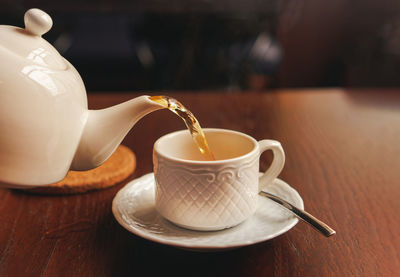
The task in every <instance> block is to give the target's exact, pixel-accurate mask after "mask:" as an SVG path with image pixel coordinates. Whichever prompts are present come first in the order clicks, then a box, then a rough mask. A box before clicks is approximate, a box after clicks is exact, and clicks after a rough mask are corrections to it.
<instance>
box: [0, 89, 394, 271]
mask: <svg viewBox="0 0 400 277" xmlns="http://www.w3.org/2000/svg"><path fill="white" fill-rule="evenodd" d="M138 95H139V94H133V93H125V94H116V93H107V94H90V95H89V105H90V107H91V108H104V107H107V106H109V105H112V104H117V103H120V102H122V101H125V100H128V99H130V98H132V97H135V96H138ZM151 95H157V93H151ZM168 95H170V96H172V97H175V98H177V99H179V100H180V101H181V102H183V103H184V104H185V105H186V106H187V107H188V108H189V109H190V110H191V111H192V112H193V113H194V114H195V115H196V116H197V118H198V119H199V120H200V123H201V124H202V126H203V127H219V128H227V129H234V130H238V131H242V132H245V133H248V134H250V135H251V136H253V137H255V138H256V139H263V138H272V139H276V140H279V141H281V143H282V145H283V147H284V149H285V151H286V156H287V159H286V165H285V168H284V170H283V172H282V174H281V176H280V178H281V179H283V180H285V181H286V182H288V183H289V184H290V185H291V186H292V187H294V188H295V189H297V190H298V192H299V193H300V194H301V196H302V197H303V200H304V203H305V207H306V210H308V211H309V212H310V213H312V214H314V215H315V216H316V217H318V218H320V219H321V220H323V221H325V222H327V223H328V224H329V225H331V226H332V227H333V228H334V229H335V230H336V231H337V234H336V235H335V236H333V237H331V238H325V237H323V236H322V235H320V234H319V233H317V232H316V231H314V229H312V228H310V227H309V226H308V225H306V224H305V223H302V222H300V223H299V224H297V225H296V226H295V227H294V228H293V229H292V230H290V231H289V232H287V233H285V234H283V235H281V236H279V237H277V238H275V239H273V240H270V241H266V242H263V243H259V244H256V245H252V246H248V247H244V248H239V249H235V250H231V251H227V252H215V253H197V252H188V251H184V250H180V249H176V248H173V247H170V246H164V245H159V244H156V243H153V242H150V241H147V240H144V239H142V238H139V237H137V236H135V235H133V234H131V233H129V232H128V231H126V230H125V229H123V228H122V227H121V226H120V225H119V224H118V223H117V222H116V220H115V219H114V217H113V215H112V212H111V201H112V199H113V197H114V195H115V194H116V192H117V191H118V190H119V189H121V188H122V187H123V186H124V184H126V182H127V181H129V180H131V179H133V178H136V177H138V176H141V175H143V174H145V173H148V172H150V171H152V161H151V159H152V158H151V156H152V145H153V143H154V142H155V140H156V139H157V138H158V137H160V136H161V135H163V134H166V133H169V132H171V131H174V130H178V129H183V128H184V125H183V122H182V121H181V120H180V119H179V118H178V117H176V116H175V115H174V114H172V113H171V112H169V111H167V110H162V111H157V112H154V113H152V114H150V115H148V116H146V117H145V118H143V119H142V120H141V121H139V122H138V123H137V125H136V126H134V128H133V129H132V130H131V131H130V133H129V134H128V136H127V137H126V138H125V140H124V142H123V143H124V145H126V146H128V147H130V148H131V149H132V150H133V151H134V153H135V154H136V157H137V169H136V171H135V173H134V175H133V176H131V177H130V178H129V179H128V180H127V181H125V182H123V183H121V184H120V185H118V186H116V187H113V188H110V189H106V190H103V191H95V192H90V193H86V194H82V195H73V196H45V195H43V196H41V195H30V194H26V193H24V192H20V191H18V190H9V189H0V276H400V251H399V249H400V235H399V230H400V216H399V211H400V183H399V180H400V143H399V142H400V89H399V90H395V89H394V90H379V89H376V90H341V89H330V90H322V89H321V90H318V89H315V90H287V91H285V90H279V91H268V92H264V93H251V92H249V93H232V92H229V93H228V92H196V93H194V92H192V93H168ZM269 161H270V155H268V154H263V156H262V162H261V167H262V168H264V169H265V168H266V167H267V166H268V163H269Z"/></svg>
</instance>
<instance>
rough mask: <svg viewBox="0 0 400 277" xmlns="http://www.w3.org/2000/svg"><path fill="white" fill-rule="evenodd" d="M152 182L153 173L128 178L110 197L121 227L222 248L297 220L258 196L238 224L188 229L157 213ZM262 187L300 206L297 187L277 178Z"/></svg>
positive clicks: (265, 236)
mask: <svg viewBox="0 0 400 277" xmlns="http://www.w3.org/2000/svg"><path fill="white" fill-rule="evenodd" d="M154 186H155V182H154V175H153V173H149V174H146V175H144V176H142V177H140V178H138V179H135V180H133V181H131V182H130V183H128V184H127V185H126V186H125V187H124V188H122V189H121V190H120V191H119V192H118V193H117V195H116V196H115V197H114V200H113V204H112V211H113V213H114V216H115V218H116V219H117V221H118V222H119V223H120V224H121V225H122V226H123V227H124V228H125V229H127V230H128V231H130V232H132V233H134V234H136V235H138V236H140V237H142V238H145V239H148V240H151V241H155V242H158V243H162V244H167V245H171V246H175V247H179V248H185V249H190V250H197V251H218V250H226V249H231V248H236V247H242V246H246V245H251V244H255V243H259V242H262V241H266V240H269V239H272V238H274V237H276V236H279V235H281V234H283V233H285V232H287V231H288V230H290V229H291V228H292V227H293V226H294V225H296V223H297V222H298V219H297V218H296V217H295V216H294V215H292V214H291V213H290V212H289V211H287V210H286V209H285V208H283V207H280V206H279V205H278V204H276V203H274V202H272V201H271V200H269V199H267V198H265V197H263V196H259V197H260V199H259V207H258V209H257V211H256V212H255V214H254V215H253V216H252V217H251V218H249V219H247V220H246V221H245V222H243V223H241V224H239V225H238V226H236V227H233V228H229V229H225V230H222V231H208V232H200V231H191V230H187V229H183V228H180V227H178V226H176V225H174V224H172V223H171V222H169V221H167V220H166V219H164V218H163V217H162V216H161V215H159V214H158V213H157V211H156V210H155V207H154ZM266 191H268V192H270V193H273V194H275V195H277V196H279V197H281V198H283V199H285V200H287V201H289V202H290V203H292V204H294V205H296V206H297V207H299V208H301V209H303V208H304V204H303V200H302V199H301V197H300V195H299V194H298V193H297V191H296V190H294V189H293V188H292V187H290V186H289V185H288V184H287V183H285V182H284V181H282V180H280V179H276V181H275V182H274V184H272V185H270V186H269V187H268V189H266Z"/></svg>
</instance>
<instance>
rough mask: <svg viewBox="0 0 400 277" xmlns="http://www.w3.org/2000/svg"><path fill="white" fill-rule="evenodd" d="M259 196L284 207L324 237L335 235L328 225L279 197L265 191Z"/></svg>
mask: <svg viewBox="0 0 400 277" xmlns="http://www.w3.org/2000/svg"><path fill="white" fill-rule="evenodd" d="M259 194H260V195H262V196H265V197H267V198H268V199H271V200H272V201H274V202H276V203H278V204H280V205H282V206H283V207H285V208H286V209H288V210H289V211H291V212H292V213H294V214H295V215H296V216H297V217H298V218H300V219H302V220H304V221H305V222H307V223H308V224H310V225H311V226H312V227H314V228H315V229H317V230H318V231H320V232H321V233H322V234H323V235H325V236H326V237H330V236H332V235H334V234H336V231H335V230H333V229H332V228H331V227H329V226H328V225H326V224H325V223H324V222H322V221H321V220H319V219H317V218H315V217H314V216H312V215H311V214H309V213H308V212H306V211H304V210H302V209H299V208H297V207H295V206H293V205H292V204H290V203H289V202H287V201H285V200H283V199H282V198H280V197H278V196H276V195H273V194H271V193H269V192H265V191H260V193H259Z"/></svg>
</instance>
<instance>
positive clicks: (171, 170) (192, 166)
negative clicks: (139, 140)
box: [153, 129, 285, 231]
mask: <svg viewBox="0 0 400 277" xmlns="http://www.w3.org/2000/svg"><path fill="white" fill-rule="evenodd" d="M204 132H205V134H206V137H207V141H208V143H209V146H210V148H211V151H212V152H213V153H214V156H215V158H216V160H215V161H204V159H203V157H202V156H201V154H200V151H199V150H198V149H197V148H196V145H195V144H194V142H193V140H192V137H191V136H190V133H189V131H187V130H184V131H177V132H174V133H171V134H168V135H165V136H163V137H161V138H160V139H158V140H157V141H156V143H155V144H154V153H153V162H154V174H155V180H156V209H157V211H158V212H159V213H160V214H161V215H162V216H163V217H164V218H166V219H168V220H169V221H171V222H173V223H175V224H176V225H178V226H181V227H184V228H187V229H192V230H202V231H211V230H221V229H225V228H229V227H233V226H235V225H237V224H239V223H241V222H243V221H244V220H246V219H247V218H249V217H250V216H251V215H252V214H253V213H254V212H255V210H256V208H257V199H258V193H259V191H260V190H261V189H262V188H261V187H260V186H259V183H260V184H262V185H263V186H264V187H265V186H267V185H268V184H270V183H271V182H272V181H273V180H274V179H275V178H276V177H277V176H278V175H279V173H280V172H281V170H282V168H283V165H284V163H285V154H284V152H283V149H282V147H281V144H280V143H279V142H278V141H275V140H261V141H259V142H257V141H256V140H255V139H254V138H252V137H250V136H248V135H246V134H243V133H240V132H236V131H231V130H224V129H204ZM266 150H272V151H273V155H274V159H273V161H272V163H271V166H270V167H269V169H268V170H267V171H266V172H265V173H264V174H263V175H262V176H261V177H259V158H260V155H261V154H262V153H263V152H264V151H266ZM261 179H262V180H261ZM259 180H260V182H259Z"/></svg>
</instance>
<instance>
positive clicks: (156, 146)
mask: <svg viewBox="0 0 400 277" xmlns="http://www.w3.org/2000/svg"><path fill="white" fill-rule="evenodd" d="M203 131H204V133H205V134H207V133H209V132H223V133H231V134H235V135H239V136H241V137H244V138H246V139H248V140H249V141H251V142H252V144H253V147H252V148H251V150H250V151H248V152H247V153H245V154H243V155H240V156H237V157H233V158H229V159H220V160H215V161H206V160H190V159H183V158H179V157H174V156H171V155H167V154H165V153H163V152H165V151H162V149H159V148H160V146H159V145H160V143H161V141H162V140H165V139H168V138H171V137H174V136H178V135H181V134H183V133H188V134H189V135H190V132H189V130H187V129H184V130H178V131H174V132H171V133H168V134H165V135H163V136H162V137H160V138H158V139H157V140H156V142H155V143H154V147H153V151H154V152H156V153H157V154H158V155H160V156H162V157H163V158H165V159H168V160H171V161H175V162H182V163H187V164H220V163H226V162H235V161H240V160H242V159H247V158H249V157H251V156H253V155H254V154H257V153H258V152H259V144H258V142H257V141H256V140H255V139H254V138H253V137H251V136H249V135H247V134H245V133H242V132H240V131H235V130H230V129H222V128H203Z"/></svg>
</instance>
